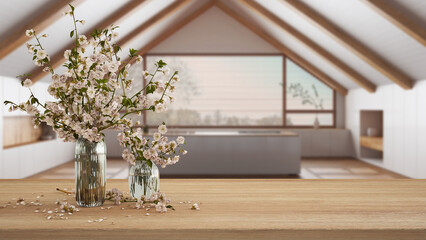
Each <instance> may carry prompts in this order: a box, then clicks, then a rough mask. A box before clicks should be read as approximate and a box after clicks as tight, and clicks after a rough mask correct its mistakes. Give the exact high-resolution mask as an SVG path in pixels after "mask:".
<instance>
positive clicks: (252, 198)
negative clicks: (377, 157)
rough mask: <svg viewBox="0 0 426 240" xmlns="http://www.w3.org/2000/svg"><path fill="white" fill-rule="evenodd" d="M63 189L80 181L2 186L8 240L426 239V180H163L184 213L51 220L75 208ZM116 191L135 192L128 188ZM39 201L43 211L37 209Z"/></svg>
mask: <svg viewBox="0 0 426 240" xmlns="http://www.w3.org/2000/svg"><path fill="white" fill-rule="evenodd" d="M57 187H59V188H67V189H71V188H74V181H73V180H0V239H3V238H5V239H9V238H12V239H23V238H27V239H28V238H30V239H45V238H47V237H48V236H50V237H51V238H52V239H56V238H59V237H60V238H62V239H75V238H77V237H86V238H99V239H101V238H102V239H117V238H118V237H119V238H121V239H132V238H139V239H142V238H144V239H150V238H155V239H231V238H232V239H359V238H360V237H362V238H363V239H426V180H412V179H409V180H296V179H294V180H283V179H163V180H161V190H162V191H163V192H165V193H166V194H167V196H168V197H169V198H170V199H172V205H173V206H174V207H175V208H176V211H169V212H167V213H156V212H155V211H154V209H151V210H150V211H149V213H150V215H149V216H146V215H145V214H146V210H144V209H136V208H135V205H134V203H123V204H122V205H120V206H117V205H113V204H112V202H106V203H105V204H104V206H103V207H104V208H105V209H104V210H101V208H100V207H97V208H80V211H79V212H76V213H74V214H72V215H68V219H66V220H60V219H56V218H53V219H50V220H48V219H47V216H49V215H55V214H54V213H53V214H48V213H47V211H49V210H54V209H55V208H57V207H58V206H57V205H56V204H55V202H56V201H57V199H59V200H61V201H63V199H67V201H68V202H69V203H71V204H75V201H74V197H73V196H68V195H66V194H64V193H61V192H58V191H56V188H57ZM113 187H117V188H118V189H119V190H121V191H128V183H127V180H108V186H107V189H111V188H113ZM42 195H43V196H42ZM37 196H41V197H40V198H39V201H40V203H42V204H43V205H42V206H31V205H29V204H28V203H30V202H35V201H36V199H37ZM20 197H22V198H24V199H25V202H26V204H27V205H18V206H17V205H16V199H18V198H20ZM188 201H191V202H192V203H194V202H197V203H200V208H201V209H200V210H199V211H195V210H191V209H190V207H191V205H192V204H188V203H180V202H188ZM8 202H11V204H12V205H9V206H6V207H4V206H5V205H7V203H8ZM13 206H16V208H13ZM108 207H112V208H111V209H109V210H108V209H107V208H108ZM122 208H124V210H122ZM36 209H39V211H40V212H39V213H36V212H35V210H36ZM44 209H46V212H45V213H43V212H42V211H43V210H44ZM65 216H66V215H65ZM100 218H106V219H105V220H103V221H102V222H92V223H89V222H88V221H89V220H91V221H93V220H96V219H100Z"/></svg>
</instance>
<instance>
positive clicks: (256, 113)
mask: <svg viewBox="0 0 426 240" xmlns="http://www.w3.org/2000/svg"><path fill="white" fill-rule="evenodd" d="M160 59H162V60H163V61H165V62H166V63H167V64H168V65H169V67H171V68H172V70H175V69H178V70H179V76H180V78H181V81H180V82H179V85H178V88H177V90H176V91H175V92H174V94H173V95H174V97H175V99H176V101H175V102H174V103H173V104H168V111H167V112H165V113H153V112H147V113H146V114H145V115H144V116H143V117H135V118H134V121H136V120H139V121H143V123H145V124H147V125H151V126H153V125H154V126H155V125H159V124H161V123H162V122H163V121H165V122H166V123H167V125H169V126H180V127H198V126H199V127H215V126H216V127H218V126H219V127H311V126H312V125H313V124H314V121H315V119H316V118H317V119H318V121H319V123H320V126H323V127H333V126H334V125H335V123H334V121H335V120H334V119H335V117H334V116H335V112H334V111H335V109H334V108H335V107H334V98H335V97H334V95H335V92H334V91H333V90H332V89H331V88H329V87H328V86H327V85H325V84H324V83H322V82H321V81H319V80H318V79H316V78H315V77H314V76H312V75H311V74H309V73H308V72H306V71H305V70H304V69H302V68H301V67H299V66H298V65H296V64H295V63H293V62H291V61H290V60H288V59H286V58H285V56H283V55H231V56H227V55H225V56H224V55H220V56H219V55H167V56H163V55H161V56H159V55H147V56H145V63H146V66H148V67H151V68H152V69H148V70H149V71H150V72H152V71H153V70H154V67H155V66H154V63H155V62H156V61H158V60H160ZM284 61H285V62H284ZM129 73H130V77H131V78H133V79H135V87H134V88H135V89H140V87H142V84H143V83H142V80H140V81H137V79H142V76H141V73H142V65H136V64H135V65H134V66H132V68H131V69H130V71H129ZM283 80H285V82H283ZM138 84H139V85H138ZM136 91H137V90H136Z"/></svg>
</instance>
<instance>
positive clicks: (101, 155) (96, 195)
mask: <svg viewBox="0 0 426 240" xmlns="http://www.w3.org/2000/svg"><path fill="white" fill-rule="evenodd" d="M105 187H106V145H105V142H104V141H101V142H91V141H89V140H87V139H84V138H82V137H80V138H78V140H77V142H76V144H75V200H76V202H77V205H78V206H81V207H97V206H101V205H102V204H103V203H104V202H105Z"/></svg>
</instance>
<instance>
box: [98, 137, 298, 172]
mask: <svg viewBox="0 0 426 240" xmlns="http://www.w3.org/2000/svg"><path fill="white" fill-rule="evenodd" d="M179 135H182V136H184V137H185V139H186V142H187V145H186V146H184V148H185V149H186V150H188V152H189V154H187V155H185V156H181V161H179V164H176V165H172V166H168V167H167V168H165V169H161V171H160V172H161V174H162V175H163V176H168V177H179V176H185V177H186V176H196V177H197V176H199V177H215V176H219V177H224V176H229V177H239V176H240V177H256V176H258V177H265V176H266V177H268V176H269V177H271V176H272V177H279V176H288V175H298V174H299V173H300V167H301V166H300V165H301V161H300V160H301V140H300V137H299V135H298V134H296V133H293V132H289V131H280V130H238V131H237V130H229V131H226V130H221V131H214V130H191V131H173V130H171V131H169V132H168V134H167V136H168V137H169V139H170V140H171V139H174V138H176V137H177V136H179ZM115 138H116V133H114V132H108V133H107V134H106V144H107V148H108V156H109V157H111V158H113V157H120V156H121V152H122V150H123V148H122V147H121V146H120V145H119V144H118V142H117V140H116V139H115Z"/></svg>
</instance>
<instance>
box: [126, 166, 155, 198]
mask: <svg viewBox="0 0 426 240" xmlns="http://www.w3.org/2000/svg"><path fill="white" fill-rule="evenodd" d="M158 190H160V173H159V171H158V167H157V166H156V165H155V164H154V163H153V164H152V167H151V166H149V165H148V163H147V162H146V161H145V160H138V161H136V163H135V165H134V166H132V167H131V168H130V171H129V192H130V195H131V196H132V197H133V198H137V199H140V197H141V196H142V195H144V196H145V197H146V198H149V197H151V195H152V194H153V193H155V192H158Z"/></svg>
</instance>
